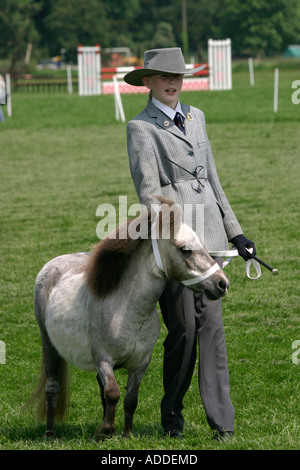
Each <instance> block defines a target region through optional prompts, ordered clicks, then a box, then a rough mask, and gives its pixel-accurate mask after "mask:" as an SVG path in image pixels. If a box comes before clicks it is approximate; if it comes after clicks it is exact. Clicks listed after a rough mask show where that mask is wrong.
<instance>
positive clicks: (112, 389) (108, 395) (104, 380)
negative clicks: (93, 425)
mask: <svg viewBox="0 0 300 470" xmlns="http://www.w3.org/2000/svg"><path fill="white" fill-rule="evenodd" d="M97 369H98V375H97V380H98V383H99V386H100V391H101V398H102V404H103V410H104V416H103V420H102V423H101V425H100V426H99V427H98V428H97V430H96V438H97V440H103V439H105V438H107V437H109V436H111V435H112V434H113V433H114V431H115V411H116V406H117V403H118V401H119V399H120V389H119V386H118V384H117V381H116V379H115V376H114V373H113V369H112V367H111V366H110V365H109V364H108V363H107V362H106V363H104V362H102V363H101V364H100V366H99V367H98V368H97Z"/></svg>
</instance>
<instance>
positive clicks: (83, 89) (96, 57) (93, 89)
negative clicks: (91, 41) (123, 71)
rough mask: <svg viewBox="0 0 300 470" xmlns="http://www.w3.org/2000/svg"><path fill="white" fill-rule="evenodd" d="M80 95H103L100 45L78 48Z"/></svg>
mask: <svg viewBox="0 0 300 470" xmlns="http://www.w3.org/2000/svg"><path fill="white" fill-rule="evenodd" d="M77 61H78V92H79V95H101V54H100V46H99V44H97V45H96V46H95V47H83V46H81V45H79V46H78V48H77Z"/></svg>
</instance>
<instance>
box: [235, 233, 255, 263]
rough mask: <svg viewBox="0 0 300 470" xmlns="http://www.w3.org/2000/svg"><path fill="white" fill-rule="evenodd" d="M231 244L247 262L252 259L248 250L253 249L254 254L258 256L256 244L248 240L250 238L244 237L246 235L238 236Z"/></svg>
mask: <svg viewBox="0 0 300 470" xmlns="http://www.w3.org/2000/svg"><path fill="white" fill-rule="evenodd" d="M230 242H231V243H233V244H234V246H235V247H236V248H237V250H238V253H239V255H240V256H241V257H242V258H244V260H245V261H247V259H251V256H249V253H248V252H247V250H246V248H248V249H250V248H253V251H252V254H253V255H256V249H255V244H254V243H253V242H252V241H251V240H248V238H246V237H244V235H238V236H237V237H234V238H232V239H231V240H230Z"/></svg>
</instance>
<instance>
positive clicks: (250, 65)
mask: <svg viewBox="0 0 300 470" xmlns="http://www.w3.org/2000/svg"><path fill="white" fill-rule="evenodd" d="M248 63H249V77H250V85H251V86H254V85H255V81H254V69H253V59H252V57H249V59H248Z"/></svg>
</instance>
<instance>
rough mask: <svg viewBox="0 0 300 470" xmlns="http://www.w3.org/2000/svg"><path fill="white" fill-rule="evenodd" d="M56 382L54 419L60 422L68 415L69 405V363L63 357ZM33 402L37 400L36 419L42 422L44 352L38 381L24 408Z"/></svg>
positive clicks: (44, 402)
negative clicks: (56, 393) (57, 392)
mask: <svg viewBox="0 0 300 470" xmlns="http://www.w3.org/2000/svg"><path fill="white" fill-rule="evenodd" d="M58 383H59V397H58V400H57V403H56V407H55V420H56V421H57V422H62V420H63V418H64V417H66V416H67V415H68V412H69V406H70V380H69V364H68V363H67V362H66V361H65V360H64V359H63V358H60V364H59V379H58ZM34 402H37V410H36V414H37V420H38V422H42V421H44V420H45V418H46V374H45V361H44V354H43V356H42V363H41V371H40V377H39V380H38V383H37V385H36V388H35V390H34V392H33V393H32V395H31V397H30V398H29V400H28V401H27V403H26V404H25V406H24V408H28V407H29V406H31V405H32V404H33V403H34Z"/></svg>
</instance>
